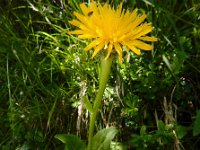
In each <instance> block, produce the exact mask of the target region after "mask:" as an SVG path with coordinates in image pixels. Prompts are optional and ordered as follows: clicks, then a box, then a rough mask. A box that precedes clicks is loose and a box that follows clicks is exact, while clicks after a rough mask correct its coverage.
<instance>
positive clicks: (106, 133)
mask: <svg viewBox="0 0 200 150" xmlns="http://www.w3.org/2000/svg"><path fill="white" fill-rule="evenodd" d="M117 132H118V131H117V129H116V128H114V127H110V128H106V129H102V130H100V131H98V132H97V134H96V135H95V136H94V137H93V139H92V150H110V145H111V141H112V139H113V138H114V137H115V135H116V134H117Z"/></svg>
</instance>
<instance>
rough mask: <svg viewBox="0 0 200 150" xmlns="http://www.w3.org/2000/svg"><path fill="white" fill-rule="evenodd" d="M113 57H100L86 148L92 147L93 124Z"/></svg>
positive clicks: (89, 149)
mask: <svg viewBox="0 0 200 150" xmlns="http://www.w3.org/2000/svg"><path fill="white" fill-rule="evenodd" d="M112 60H113V57H109V58H108V59H106V60H105V59H104V58H102V59H101V70H100V71H101V72H100V77H99V90H98V93H97V96H96V98H95V101H94V105H93V112H92V113H91V114H90V126H89V137H88V150H91V149H92V137H93V133H94V125H95V121H96V117H97V113H98V111H99V108H100V106H101V100H102V97H103V93H104V90H105V88H106V83H107V82H108V77H109V73H110V69H111V65H112Z"/></svg>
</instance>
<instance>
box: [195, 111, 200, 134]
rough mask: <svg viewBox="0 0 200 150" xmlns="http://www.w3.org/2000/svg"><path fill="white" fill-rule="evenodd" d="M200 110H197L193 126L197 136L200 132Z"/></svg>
mask: <svg viewBox="0 0 200 150" xmlns="http://www.w3.org/2000/svg"><path fill="white" fill-rule="evenodd" d="M199 126H200V110H198V111H197V115H196V119H195V121H194V127H193V136H197V135H199V133H200V129H199Z"/></svg>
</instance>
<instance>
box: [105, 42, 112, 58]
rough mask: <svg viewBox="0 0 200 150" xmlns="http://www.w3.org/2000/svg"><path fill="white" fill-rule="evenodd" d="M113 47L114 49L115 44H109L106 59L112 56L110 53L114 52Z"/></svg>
mask: <svg viewBox="0 0 200 150" xmlns="http://www.w3.org/2000/svg"><path fill="white" fill-rule="evenodd" d="M112 49H113V44H112V43H110V44H109V46H108V53H107V55H106V57H105V59H108V57H109V56H110V54H111V52H112Z"/></svg>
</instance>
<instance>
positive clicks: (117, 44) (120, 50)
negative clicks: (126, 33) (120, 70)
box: [114, 43, 122, 63]
mask: <svg viewBox="0 0 200 150" xmlns="http://www.w3.org/2000/svg"><path fill="white" fill-rule="evenodd" d="M114 47H115V50H116V51H117V53H118V55H119V62H120V63H122V48H121V46H120V45H119V43H114Z"/></svg>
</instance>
